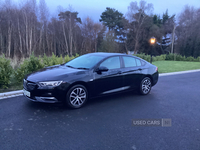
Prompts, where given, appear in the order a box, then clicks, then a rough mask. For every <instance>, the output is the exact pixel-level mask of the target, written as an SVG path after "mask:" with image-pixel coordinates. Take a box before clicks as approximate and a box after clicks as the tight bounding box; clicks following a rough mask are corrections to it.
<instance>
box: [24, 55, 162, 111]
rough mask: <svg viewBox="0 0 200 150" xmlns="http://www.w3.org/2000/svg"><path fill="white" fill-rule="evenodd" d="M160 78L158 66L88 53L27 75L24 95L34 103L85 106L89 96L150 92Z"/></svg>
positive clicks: (121, 57) (122, 57)
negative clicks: (125, 92)
mask: <svg viewBox="0 0 200 150" xmlns="http://www.w3.org/2000/svg"><path fill="white" fill-rule="evenodd" d="M157 81H158V68H157V67H156V66H154V65H152V64H150V63H149V62H147V61H145V60H143V59H141V58H138V57H135V56H132V55H126V54H119V53H89V54H85V55H82V56H79V57H77V58H75V59H73V60H71V61H69V62H67V63H65V64H61V65H55V66H51V67H47V68H43V69H41V70H39V71H37V72H34V73H31V74H29V75H26V76H25V78H24V81H23V87H24V89H23V91H24V96H26V97H27V98H28V99H30V100H32V101H34V102H44V103H58V102H64V103H66V104H67V105H68V106H69V107H71V108H80V107H82V106H83V105H84V104H85V103H86V102H87V100H88V99H89V98H94V97H98V96H103V95H107V94H113V93H117V92H123V91H130V90H138V91H139V93H140V94H142V95H147V94H148V93H149V92H150V91H151V88H152V86H154V85H155V84H156V83H157Z"/></svg>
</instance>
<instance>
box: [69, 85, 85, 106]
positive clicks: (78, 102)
mask: <svg viewBox="0 0 200 150" xmlns="http://www.w3.org/2000/svg"><path fill="white" fill-rule="evenodd" d="M87 99H88V92H87V89H86V88H85V86H83V85H80V84H79V85H75V86H73V87H71V88H70V89H69V91H68V92H67V97H66V101H67V104H68V106H69V107H71V108H80V107H82V106H83V105H84V104H85V103H86V101H87Z"/></svg>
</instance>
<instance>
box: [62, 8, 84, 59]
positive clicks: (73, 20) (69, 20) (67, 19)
mask: <svg viewBox="0 0 200 150" xmlns="http://www.w3.org/2000/svg"><path fill="white" fill-rule="evenodd" d="M58 16H59V19H60V20H62V21H63V34H64V37H65V43H66V50H67V54H69V55H70V56H72V49H73V41H74V36H73V31H74V29H75V27H76V26H77V24H78V23H80V24H81V18H79V17H78V12H71V11H65V12H60V13H59V14H58ZM65 27H66V29H67V32H68V41H69V43H68V41H67V37H66V32H65ZM68 45H69V46H68ZM74 46H75V45H74ZM68 47H69V51H68Z"/></svg>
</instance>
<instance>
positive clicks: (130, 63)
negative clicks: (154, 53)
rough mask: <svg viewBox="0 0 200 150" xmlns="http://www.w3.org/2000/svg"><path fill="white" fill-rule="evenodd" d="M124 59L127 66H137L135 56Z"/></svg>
mask: <svg viewBox="0 0 200 150" xmlns="http://www.w3.org/2000/svg"><path fill="white" fill-rule="evenodd" d="M123 60H124V66H125V67H126V68H128V67H136V66H137V64H136V59H135V58H133V57H125V56H124V57H123Z"/></svg>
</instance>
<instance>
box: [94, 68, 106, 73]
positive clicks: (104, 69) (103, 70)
mask: <svg viewBox="0 0 200 150" xmlns="http://www.w3.org/2000/svg"><path fill="white" fill-rule="evenodd" d="M106 71H108V68H107V67H104V66H100V67H99V68H97V70H96V72H97V73H101V72H106Z"/></svg>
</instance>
